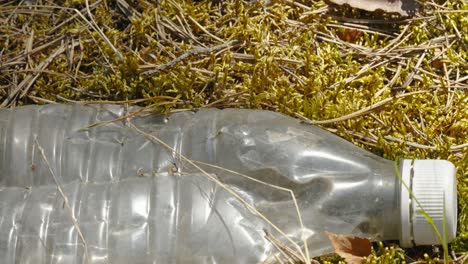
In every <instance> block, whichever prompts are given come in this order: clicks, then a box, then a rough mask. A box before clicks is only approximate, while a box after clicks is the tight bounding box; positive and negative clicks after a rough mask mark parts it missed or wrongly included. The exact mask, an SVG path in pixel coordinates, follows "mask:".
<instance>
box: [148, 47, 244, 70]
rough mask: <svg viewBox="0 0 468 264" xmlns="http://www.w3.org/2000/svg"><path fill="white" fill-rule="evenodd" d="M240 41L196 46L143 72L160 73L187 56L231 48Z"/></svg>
mask: <svg viewBox="0 0 468 264" xmlns="http://www.w3.org/2000/svg"><path fill="white" fill-rule="evenodd" d="M238 43H239V41H238V40H231V41H228V42H225V43H223V44H220V45H217V46H214V47H210V48H194V49H191V50H189V51H187V52H186V53H184V54H182V55H181V56H179V57H177V58H175V59H174V60H172V61H170V62H168V63H165V64H163V65H158V66H156V67H155V69H154V70H149V71H145V72H143V74H147V75H150V74H155V73H158V72H160V71H163V70H166V69H169V68H172V67H174V66H175V65H176V64H177V63H179V62H181V61H183V60H185V59H187V58H189V57H191V56H196V55H202V54H207V53H211V52H216V51H219V50H223V49H226V48H230V47H232V46H234V45H236V44H238Z"/></svg>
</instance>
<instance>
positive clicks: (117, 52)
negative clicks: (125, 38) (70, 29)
mask: <svg viewBox="0 0 468 264" xmlns="http://www.w3.org/2000/svg"><path fill="white" fill-rule="evenodd" d="M85 3H86V11H87V12H88V16H89V18H90V20H91V22H92V23H93V24H94V28H95V30H96V31H97V32H98V33H99V35H100V36H101V38H102V39H103V40H104V41H105V42H106V43H107V45H108V46H109V47H110V48H111V49H112V50H113V51H114V52H115V54H116V55H117V57H118V58H119V59H120V60H122V59H123V55H122V53H120V51H119V50H118V49H117V48H116V47H115V46H114V45H112V42H110V40H109V39H108V38H107V36H106V34H104V32H102V30H101V28H99V26H98V24H97V23H96V21H95V20H94V17H93V14H91V9H90V7H89V1H88V0H86V1H85ZM75 11H76V12H79V11H78V10H77V9H75Z"/></svg>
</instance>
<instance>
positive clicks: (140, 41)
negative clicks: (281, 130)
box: [0, 0, 468, 263]
mask: <svg viewBox="0 0 468 264" xmlns="http://www.w3.org/2000/svg"><path fill="white" fill-rule="evenodd" d="M127 2H128V3H129V4H130V8H129V9H125V7H122V6H118V5H117V4H116V3H114V2H109V1H103V2H101V3H99V4H97V5H96V6H93V7H92V8H91V11H92V14H93V19H94V21H95V23H96V25H97V26H98V27H99V28H100V29H101V30H102V32H103V33H104V35H105V37H104V36H102V35H101V34H99V33H98V32H97V30H96V29H95V28H93V27H95V26H96V25H94V22H91V21H92V20H91V19H90V17H89V16H88V14H87V12H86V11H85V1H81V0H80V1H77V0H73V1H65V2H64V3H63V4H62V5H61V6H58V5H57V6H56V8H51V7H48V6H38V7H35V8H36V9H35V10H36V11H35V12H30V11H28V10H29V9H27V8H22V9H18V10H17V11H15V12H13V13H11V14H12V15H11V16H10V17H9V18H8V21H9V23H8V25H7V24H2V25H0V48H1V49H2V50H3V51H2V53H1V56H2V57H1V60H2V65H0V67H1V68H0V77H1V78H0V99H1V100H2V101H3V100H5V99H6V98H7V97H8V94H9V92H10V91H11V90H14V88H15V87H16V85H19V84H20V83H21V81H22V80H24V79H25V78H26V77H27V76H28V75H34V74H36V73H39V74H38V78H37V79H35V81H34V82H33V83H31V88H30V90H29V93H28V95H33V96H35V97H39V98H44V99H47V100H58V101H61V100H62V99H60V98H65V99H70V100H130V99H138V98H153V97H155V96H161V95H165V96H172V97H174V98H178V99H181V100H182V101H183V102H184V103H180V104H170V105H169V106H166V107H165V108H163V109H159V108H158V109H159V110H165V111H166V110H168V109H169V108H173V107H180V108H190V107H203V106H206V105H210V104H211V103H213V102H216V104H215V106H218V107H247V108H263V109H269V110H275V111H280V112H283V113H286V114H290V115H294V114H295V113H298V114H300V115H302V116H305V117H306V118H309V119H312V120H326V119H332V118H336V117H340V116H343V115H346V114H349V113H351V112H355V111H358V110H360V109H362V108H364V107H367V106H370V105H372V104H375V103H377V102H379V101H382V100H384V99H386V98H390V97H392V96H394V95H396V94H399V93H402V92H412V91H422V90H425V91H428V92H427V93H421V94H417V95H413V96H411V97H405V98H403V99H400V100H395V101H392V102H390V103H388V104H386V105H385V106H383V107H380V108H378V109H375V110H373V111H372V113H371V114H366V115H363V116H359V117H355V118H352V119H349V120H345V121H342V122H337V123H330V124H327V125H324V126H325V127H327V128H330V129H334V131H336V133H337V134H339V135H340V136H342V137H344V138H346V139H347V140H350V141H352V142H354V143H355V144H357V145H359V146H361V147H363V148H366V149H368V150H371V151H373V152H374V153H378V154H380V155H382V156H384V157H386V158H389V159H396V158H399V157H415V158H439V159H448V160H450V161H452V162H453V163H455V165H456V166H457V169H458V173H457V176H458V180H459V187H458V190H459V201H460V206H459V209H460V210H459V211H460V214H459V228H458V238H457V239H456V240H455V242H453V243H452V244H451V247H452V249H454V250H455V251H456V252H457V253H463V252H467V251H468V226H467V224H466V223H467V222H468V221H467V215H468V207H467V201H468V154H467V153H468V151H467V148H464V149H460V150H456V151H453V150H451V149H450V147H454V146H457V145H460V144H464V143H466V142H468V117H467V114H466V113H468V95H467V93H466V90H467V86H468V84H467V81H466V80H464V81H460V82H457V80H459V79H460V78H463V77H465V76H467V75H468V63H467V60H468V52H466V51H467V48H468V16H467V15H466V10H467V9H468V3H467V2H466V1H463V0H450V1H447V2H446V1H436V3H438V4H439V5H443V6H444V8H437V7H435V6H434V5H429V4H425V7H424V11H422V12H420V14H418V15H417V17H416V18H415V19H410V20H407V21H406V22H401V21H400V22H398V23H396V22H395V23H392V22H391V21H390V20H391V19H392V17H391V16H383V15H382V14H380V13H369V12H364V11H360V10H355V9H352V8H349V7H330V9H329V12H328V13H327V12H317V10H319V9H320V8H323V7H325V6H327V5H326V4H325V3H324V2H323V1H299V2H297V3H301V4H302V5H305V6H308V7H309V8H310V10H307V9H305V8H302V7H300V6H298V5H294V4H291V1H283V0H273V1H261V0H260V1H235V0H229V1H217V0H213V1H211V0H210V1H183V2H181V1H174V0H163V1H160V4H159V5H158V6H156V5H154V4H151V3H150V2H148V1H140V0H139V1H127ZM51 5H52V4H51ZM2 8H3V7H2ZM14 8H15V7H12V10H13V9H14ZM72 9H76V10H84V11H83V16H84V17H86V21H85V20H83V18H81V17H80V16H76V17H75V18H74V19H71V20H67V19H69V18H70V17H72V16H74V15H76V12H75V11H72ZM21 10H23V11H21ZM462 10H465V11H464V12H462ZM8 14H10V13H9V12H4V13H1V16H2V17H1V18H2V19H4V20H5V21H6V19H7V17H5V16H6V15H8ZM332 16H334V17H337V18H340V17H344V18H347V19H357V18H361V19H370V22H369V23H365V24H364V25H365V26H366V27H368V28H367V30H369V31H371V32H363V33H356V32H360V31H359V30H358V29H357V27H356V26H353V25H352V24H346V25H345V24H344V22H346V21H344V20H343V21H338V20H334V19H333V18H332ZM373 21H374V22H373ZM195 22H196V23H195ZM91 25H93V26H91ZM349 27H351V28H352V30H350V29H349ZM406 27H407V29H405V28H406ZM20 28H21V29H22V30H18V29H20ZM356 30H358V31H356ZM377 30H379V31H383V32H385V34H387V35H390V37H389V36H387V35H385V36H384V35H382V34H379V33H377ZM403 30H406V33H404V34H403V35H402V36H401V37H400V38H399V39H397V40H395V38H396V37H397V36H398V35H399V34H400V33H401V32H402V31H403ZM32 31H34V37H33V48H38V50H36V52H34V53H31V54H29V55H28V56H25V55H24V51H25V49H26V47H27V43H28V41H30V39H31V34H32ZM105 38H107V39H105ZM234 39H236V40H239V41H240V44H239V45H237V46H236V47H233V48H232V49H225V50H222V51H216V52H212V53H207V54H199V55H196V56H189V57H188V58H186V59H184V60H182V61H180V62H179V63H177V64H175V65H174V66H173V67H168V68H166V69H163V70H161V71H159V72H157V73H156V74H151V75H146V74H144V72H145V71H147V70H149V69H153V68H154V66H155V65H162V64H165V63H168V62H170V61H172V60H174V59H175V58H176V57H179V56H182V55H183V54H186V53H187V52H189V51H190V50H192V49H194V48H206V47H213V46H216V45H219V44H220V40H222V41H227V40H234ZM51 43H52V44H51ZM74 43H79V45H77V46H76V47H75V48H74V49H73V48H66V51H64V52H63V53H62V54H60V55H59V56H57V57H56V58H55V59H53V60H52V61H51V62H50V63H49V64H48V65H47V67H45V69H44V70H42V71H39V72H36V71H35V69H36V67H38V65H40V63H41V62H43V61H45V60H47V59H48V58H49V56H50V55H51V54H52V53H53V52H54V51H56V50H58V49H60V48H61V47H62V46H63V47H65V46H67V45H68V46H70V45H73V44H74ZM397 43H398V46H395V44H397ZM43 45H48V46H47V47H43ZM41 47H42V48H41ZM114 47H115V49H116V50H118V53H120V54H122V55H123V56H122V58H120V57H119V55H118V54H117V53H116V51H115V50H114ZM423 56H424V57H423ZM422 57H423V59H422V60H421V61H420V63H418V61H419V60H420V58H422ZM378 63H382V64H380V65H377V64H378ZM418 64H419V66H418ZM417 66H418V67H417ZM363 69H364V70H363ZM397 73H398V74H397ZM391 80H393V83H390V81H391ZM408 80H410V81H409V82H408ZM404 85H405V86H404ZM403 86H404V87H403ZM14 102H15V103H16V104H17V105H22V104H30V103H42V101H34V100H33V99H32V97H27V96H24V97H21V98H20V97H17V98H16V99H15V100H14ZM155 102H157V101H156V100H149V101H146V102H143V103H142V105H147V104H152V103H155ZM389 137H390V138H396V139H400V140H403V141H406V142H410V143H417V144H421V145H424V146H427V148H426V147H423V148H421V147H412V146H411V145H409V144H408V143H404V142H399V141H395V140H391V139H389ZM379 250H380V251H382V252H383V253H381V254H380V255H379V257H375V258H369V259H368V260H369V261H370V262H372V263H374V262H382V261H383V263H387V262H386V261H387V260H389V261H390V260H391V259H395V262H398V261H400V260H401V259H400V255H399V254H400V253H401V251H400V250H399V249H398V250H397V249H394V248H389V249H379ZM387 255H388V256H389V257H388V258H387V257H386V256H387ZM384 259H386V260H384Z"/></svg>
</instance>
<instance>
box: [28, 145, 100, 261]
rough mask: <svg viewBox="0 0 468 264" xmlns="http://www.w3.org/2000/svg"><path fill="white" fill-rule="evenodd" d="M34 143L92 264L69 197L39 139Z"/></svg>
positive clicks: (87, 259)
mask: <svg viewBox="0 0 468 264" xmlns="http://www.w3.org/2000/svg"><path fill="white" fill-rule="evenodd" d="M34 141H35V143H36V146H37V148H38V149H39V152H40V153H41V156H42V159H43V160H44V162H45V163H46V165H47V168H48V169H49V172H50V174H51V175H52V178H53V179H54V182H55V185H56V186H57V190H58V191H59V192H60V195H61V196H62V198H63V201H64V204H65V207H66V208H67V210H68V213H69V215H70V218H71V219H72V222H73V225H74V226H75V228H76V232H77V233H78V236H79V237H80V239H81V242H83V245H84V254H85V259H86V263H91V262H90V259H89V255H88V243H87V242H86V240H85V238H84V236H83V233H82V232H81V228H80V225H79V224H78V221H77V220H76V218H75V216H74V214H73V209H72V208H71V206H70V203H69V201H68V197H67V195H66V194H65V192H64V191H63V190H62V187H61V186H60V183H59V181H58V180H57V176H56V175H55V173H54V171H53V170H52V167H51V166H50V163H49V160H48V159H47V157H46V155H45V153H44V149H43V148H42V146H41V145H40V144H39V142H38V141H37V139H35V140H34Z"/></svg>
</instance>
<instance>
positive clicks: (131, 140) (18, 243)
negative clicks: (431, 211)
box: [0, 105, 400, 263]
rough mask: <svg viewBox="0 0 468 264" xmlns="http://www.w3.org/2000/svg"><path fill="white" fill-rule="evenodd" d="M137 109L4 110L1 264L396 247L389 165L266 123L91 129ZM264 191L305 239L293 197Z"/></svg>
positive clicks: (246, 113)
mask: <svg viewBox="0 0 468 264" xmlns="http://www.w3.org/2000/svg"><path fill="white" fill-rule="evenodd" d="M135 109H136V108H126V107H123V106H112V105H103V106H102V105H93V106H65V105H47V106H27V107H21V108H17V109H13V110H11V109H4V110H1V111H0V256H5V257H3V259H4V261H5V262H4V263H86V262H87V261H88V260H89V261H90V262H91V263H128V262H130V261H131V262H132V263H153V262H154V263H256V262H261V261H264V260H267V259H269V258H271V257H272V256H273V255H274V254H278V249H277V248H276V247H275V246H273V245H272V244H271V243H270V242H269V241H268V239H267V238H266V237H265V234H266V233H268V234H269V235H270V236H273V237H274V238H276V239H278V240H279V241H281V242H282V243H284V244H285V245H288V246H290V247H291V248H293V249H295V247H294V245H293V244H292V243H291V241H293V242H295V243H296V244H297V245H299V246H301V247H302V249H303V250H304V243H303V239H302V238H305V240H306V241H307V247H308V250H309V252H310V253H311V255H319V254H324V253H329V252H331V247H330V244H329V242H328V239H327V238H326V236H325V233H324V232H325V231H329V232H333V233H338V234H353V235H357V236H364V237H368V238H371V239H398V237H399V233H398V230H399V222H398V221H399V208H398V199H397V197H399V188H400V187H399V184H398V179H397V177H396V176H395V172H394V167H393V162H392V161H388V160H385V159H382V158H380V157H378V156H375V155H373V154H371V153H369V152H367V151H365V150H362V149H360V148H358V147H356V146H354V145H352V144H351V143H349V142H347V141H345V140H343V139H341V138H339V137H337V136H334V135H332V134H331V133H329V132H326V131H324V130H322V129H320V128H318V127H315V126H310V125H305V124H301V123H300V122H299V121H298V120H295V119H293V118H290V117H286V116H284V115H281V114H278V113H274V112H269V111H258V110H240V109H237V110H235V109H225V110H217V109H204V110H200V111H198V112H191V111H187V112H180V113H176V114H172V115H170V116H164V115H158V114H154V113H143V114H141V115H140V116H138V117H134V118H131V119H127V120H122V121H118V122H112V123H108V124H104V125H100V126H96V127H93V128H87V129H86V127H87V126H88V125H90V124H94V123H97V122H101V121H108V120H112V119H115V118H118V117H121V116H123V115H126V114H127V113H129V112H131V111H133V110H135ZM129 124H132V125H135V126H136V127H138V128H140V129H142V130H144V131H145V132H146V133H147V135H144V134H141V133H139V132H137V131H136V130H135V129H134V128H132V126H130V125H129ZM148 135H151V136H154V137H156V138H158V139H160V140H162V141H163V142H165V143H166V144H168V145H169V146H170V147H171V149H168V148H166V147H164V146H162V145H161V144H160V143H158V142H156V141H154V140H152V139H151V138H150V137H148ZM38 145H40V146H41V147H42V148H43V149H44V151H45V156H46V157H47V159H48V161H49V163H50V168H51V169H52V170H53V172H54V173H55V175H56V177H57V179H58V182H59V184H58V185H59V186H61V188H62V189H63V191H64V193H65V195H66V196H67V199H68V202H69V205H70V206H71V208H72V212H73V215H70V213H69V211H68V210H67V209H66V206H65V205H64V198H63V197H62V195H61V194H60V193H59V191H58V189H57V184H56V183H55V182H54V179H53V177H52V175H51V173H50V171H49V168H48V166H47V165H46V163H45V162H44V159H43V157H42V155H41V153H40V151H39V147H38ZM183 157H187V158H189V159H190V160H192V161H197V162H196V163H195V164H197V165H198V166H200V167H201V168H202V169H203V170H204V171H205V172H207V173H209V174H210V175H212V176H214V177H216V179H219V181H221V182H222V183H223V184H225V185H226V186H228V188H229V189H230V190H232V191H234V192H235V193H236V194H238V195H239V196H240V197H241V198H242V199H243V202H242V201H240V200H239V199H238V198H236V197H234V196H233V195H232V194H231V193H229V192H228V191H226V190H225V189H224V188H223V187H222V186H220V185H219V184H217V183H215V182H213V181H212V180H210V179H208V177H207V176H206V175H205V174H204V173H203V172H201V171H200V170H199V169H198V168H196V167H195V166H193V165H191V164H190V163H189V162H188V161H187V160H185V159H184V158H183ZM230 170H232V171H230ZM233 171H235V172H236V173H235V172H233ZM240 174H244V175H247V176H250V177H252V178H254V179H256V180H259V181H261V182H257V181H252V180H250V179H246V178H245V177H243V176H241V175H240ZM265 183H266V184H269V185H266V184H265ZM272 185H275V186H279V187H282V188H286V189H289V190H291V191H292V192H293V193H294V195H295V198H296V200H297V206H298V208H299V210H300V212H301V215H302V221H303V228H302V227H301V225H300V221H299V218H298V214H297V210H296V205H295V203H294V200H293V199H292V197H291V194H290V193H289V192H287V191H285V190H280V189H278V188H274V187H272ZM245 202H247V203H249V204H251V205H252V206H253V207H254V208H255V209H256V210H257V211H258V213H260V214H261V215H262V216H264V217H265V218H266V219H268V220H269V221H270V222H271V223H267V221H265V220H264V219H262V218H261V217H259V216H258V215H257V214H256V213H255V212H252V210H249V209H248V208H247V207H246V205H245V204H244V203H245ZM72 216H73V217H74V218H75V219H76V221H77V224H78V225H74V223H73V221H72ZM272 224H273V225H275V227H276V228H278V229H280V230H281V231H282V234H281V233H279V232H278V231H277V229H275V228H274V227H272ZM77 226H78V227H79V229H80V231H81V233H82V234H83V237H84V241H83V239H81V237H80V236H79V234H78V233H79V232H78V228H77ZM284 235H286V236H287V237H285V236H284ZM85 248H86V250H85Z"/></svg>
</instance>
